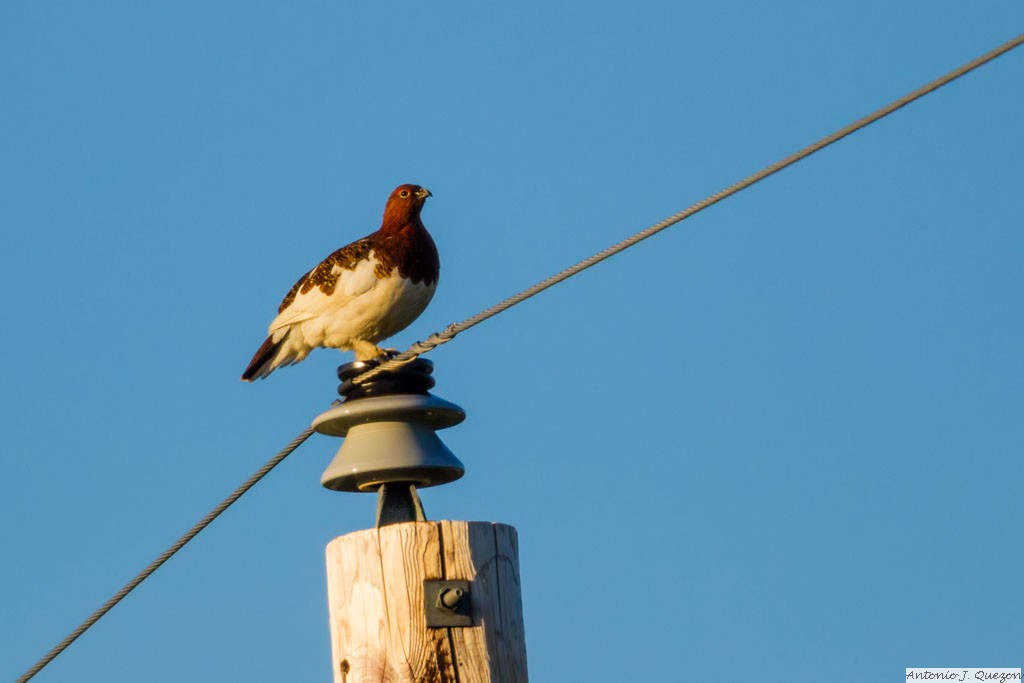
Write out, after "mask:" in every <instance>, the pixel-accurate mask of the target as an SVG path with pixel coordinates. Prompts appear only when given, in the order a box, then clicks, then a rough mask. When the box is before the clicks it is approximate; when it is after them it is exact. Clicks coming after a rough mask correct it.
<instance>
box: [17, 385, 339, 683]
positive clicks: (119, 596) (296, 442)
mask: <svg viewBox="0 0 1024 683" xmlns="http://www.w3.org/2000/svg"><path fill="white" fill-rule="evenodd" d="M335 403H338V401H335ZM312 434H313V428H312V427H309V428H307V429H305V430H303V432H302V433H301V434H299V435H298V436H296V437H295V438H294V439H292V441H291V443H289V444H288V445H287V446H285V447H284V448H282V449H281V450H280V451H279V452H278V454H277V455H275V456H274V457H273V458H271V459H270V460H268V461H267V463H266V464H265V465H263V467H261V468H259V469H258V470H256V472H254V473H253V475H252V476H251V477H249V478H248V479H246V480H245V483H244V484H242V485H241V486H239V487H238V488H237V489H235V490H234V491H233V492H232V493H231V495H229V496H228V497H227V498H225V499H224V500H222V501H221V502H220V504H219V505H218V506H217V507H215V508H213V509H212V510H210V512H209V513H208V514H207V515H206V516H205V517H203V518H202V519H201V520H199V521H198V522H196V524H195V526H193V527H192V528H191V529H189V530H188V532H187V533H186V534H185V535H184V536H182V537H181V538H179V539H178V540H177V541H175V542H174V543H173V544H172V545H171V547H169V548H168V549H167V550H165V551H163V552H162V553H160V556H159V557H158V558H156V559H155V560H153V561H152V562H150V563H149V566H148V567H146V568H145V569H143V570H142V571H141V572H139V573H138V575H137V576H136V577H135V578H134V579H132V580H131V581H129V582H128V583H126V584H125V585H124V587H123V588H121V590H119V591H117V592H116V593H114V595H113V597H111V598H110V599H109V600H107V601H106V602H105V603H103V605H102V606H101V607H100V608H99V609H98V610H96V611H95V612H93V613H92V614H91V615H90V616H89V618H88V619H86V620H85V621H83V622H82V623H81V624H79V625H78V628H76V629H75V630H74V631H72V632H71V633H69V634H68V636H67V637H66V638H65V639H64V640H62V641H60V642H59V643H57V645H56V646H55V647H54V648H53V649H52V650H50V651H49V652H47V653H46V655H44V656H43V658H42V659H40V660H39V661H38V662H36V663H35V665H34V666H33V667H32V668H31V669H29V670H28V671H26V672H25V673H24V674H22V676H21V678H19V679H18V680H17V683H25V681H27V680H29V679H30V678H32V677H33V676H35V675H36V674H37V673H39V672H40V671H41V670H42V669H43V667H44V666H46V665H47V664H49V663H50V662H52V661H53V660H54V658H56V657H57V655H59V654H60V653H61V652H63V651H64V650H66V649H67V648H68V646H69V645H71V643H73V642H75V640H77V639H78V637H79V636H80V635H82V634H83V633H85V632H86V631H87V630H89V628H90V627H91V626H92V625H93V624H95V623H96V622H97V621H99V620H100V619H101V618H102V617H103V615H104V614H106V613H107V612H109V611H110V610H112V609H113V608H114V605H116V604H117V603H119V602H121V600H123V599H124V598H125V596H127V595H128V594H129V593H131V592H132V591H133V590H135V589H136V588H137V587H138V585H139V584H140V583H142V582H143V581H145V580H146V579H148V578H149V576H150V575H151V574H152V573H153V572H155V571H156V570H157V569H159V568H160V566H161V565H162V564H163V563H164V562H166V561H167V560H169V559H171V557H172V556H173V555H174V554H175V553H176V552H178V551H179V550H181V549H182V548H184V547H185V544H186V543H188V542H189V541H191V540H192V539H193V538H195V537H196V536H198V535H199V532H200V531H202V530H203V529H205V528H206V527H208V526H210V523H211V522H213V520H215V519H217V517H219V516H220V513H222V512H224V511H225V510H227V509H228V508H229V507H231V505H232V504H233V503H234V502H235V501H236V500H238V499H239V498H241V497H242V496H243V495H244V494H245V492H246V491H248V490H249V489H251V488H252V487H253V486H255V485H256V483H257V482H258V481H259V480H260V479H262V478H263V477H264V476H266V474H267V473H268V472H270V470H272V469H274V468H275V467H277V466H278V465H279V464H280V463H281V461H282V460H284V459H285V458H287V457H288V456H289V455H291V453H292V451H294V450H295V449H296V448H298V447H299V446H301V445H302V443H303V442H304V441H305V440H306V439H308V438H309V437H310V436H311V435H312Z"/></svg>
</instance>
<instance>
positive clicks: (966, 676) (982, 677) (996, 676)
mask: <svg viewBox="0 0 1024 683" xmlns="http://www.w3.org/2000/svg"><path fill="white" fill-rule="evenodd" d="M1019 680H1021V677H1020V669H991V668H982V669H907V681H908V683H909V682H911V681H961V682H965V681H984V683H1011V681H1019Z"/></svg>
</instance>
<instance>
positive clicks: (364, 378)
mask: <svg viewBox="0 0 1024 683" xmlns="http://www.w3.org/2000/svg"><path fill="white" fill-rule="evenodd" d="M1021 44H1024V34H1021V35H1019V36H1017V37H1016V38H1014V39H1012V40H1009V41H1007V42H1005V43H1003V44H1002V45H1000V46H999V47H997V48H995V49H994V50H991V51H989V52H986V53H985V54H983V55H981V56H980V57H977V58H976V59H973V60H971V61H970V62H967V63H966V64H964V65H963V66H961V67H959V68H957V69H954V70H953V71H950V72H949V73H947V74H946V75H944V76H941V77H939V78H937V79H935V80H934V81H932V82H931V83H928V84H927V85H924V86H921V87H920V88H918V89H917V90H914V91H913V92H911V93H909V94H907V95H904V96H903V97H901V98H900V99H898V100H896V101H894V102H892V103H890V104H887V105H886V106H884V107H882V108H881V109H879V110H877V111H875V112H873V113H871V114H868V115H867V116H865V117H863V118H861V119H858V120H857V121H854V122H853V123H851V124H849V125H848V126H845V127H844V128H840V129H839V130H837V131H836V132H834V133H832V134H831V135H828V136H826V137H824V138H822V139H820V140H818V141H817V142H815V143H813V144H811V145H808V146H807V147H804V148H803V149H801V150H800V151H798V152H794V153H793V154H791V155H789V156H788V157H786V158H785V159H782V160H781V161H777V162H775V163H774V164H772V165H771V166H768V167H766V168H763V169H761V170H760V171H758V172H757V173H755V174H753V175H751V176H748V177H746V178H744V179H743V180H740V181H739V182H736V183H733V184H732V185H730V186H729V187H727V188H725V189H723V190H719V191H718V192H716V193H715V194H713V195H711V196H710V197H707V198H706V199H703V200H701V201H699V202H697V203H696V204H694V205H692V206H690V207H688V208H686V209H683V210H682V211H680V212H679V213H677V214H673V215H672V216H669V217H668V218H666V219H664V220H662V221H660V222H658V223H655V224H654V225H652V226H651V227H649V228H646V229H644V230H641V231H640V232H638V233H636V234H635V235H633V236H632V237H628V238H626V239H624V240H622V241H621V242H619V243H618V244H614V245H612V246H610V247H608V248H607V249H604V250H603V251H599V252H598V253H596V254H594V255H593V256H591V257H590V258H588V259H584V260H583V261H580V262H579V263H577V264H576V265H574V266H570V267H568V268H566V269H565V270H563V271H562V272H560V273H558V274H556V275H552V276H551V277H549V278H547V279H546V280H542V281H541V282H538V283H537V284H535V285H533V286H532V287H530V288H528V289H524V290H523V291H522V292H520V293H518V294H516V295H514V296H510V297H509V298H507V299H505V300H504V301H501V302H500V303H497V304H495V305H494V306H491V307H490V308H488V309H486V310H484V311H481V312H480V313H477V314H476V315H474V316H473V317H471V318H467V319H466V320H463V321H462V322H460V323H452V324H451V325H449V326H448V327H446V328H445V329H444V330H443V331H441V332H437V333H435V334H432V335H430V336H429V337H427V339H425V340H424V341H419V342H416V343H415V344H413V345H412V346H410V347H409V348H408V349H407V350H405V351H403V352H402V353H400V354H398V355H396V356H394V357H393V358H391V359H389V360H387V361H384V362H383V363H381V364H380V365H378V366H376V367H374V368H371V369H368V370H365V371H363V373H362V374H360V375H357V376H356V377H354V378H352V381H353V382H354V383H356V384H363V383H365V382H369V381H370V380H372V379H373V378H374V377H376V376H378V375H380V374H381V373H385V372H388V371H391V370H395V369H397V368H399V367H401V366H402V365H404V364H405V363H408V362H409V361H412V360H415V359H416V358H418V357H419V356H421V355H423V354H425V353H427V352H429V351H432V350H434V349H435V348H437V347H438V346H440V345H441V344H446V343H448V342H450V341H451V340H452V339H454V338H455V336H456V335H458V334H459V333H461V332H465V331H466V330H468V329H469V328H471V327H474V326H475V325H479V324H480V323H482V322H483V321H485V320H487V319H488V318H490V317H493V316H495V315H497V314H499V313H501V312H502V311H506V310H508V309H510V308H512V307H513V306H515V305H516V304H519V303H522V302H523V301H526V300H527V299H529V298H530V297H532V296H535V295H537V294H540V293H541V292H543V291H544V290H545V289H547V288H548V287H553V286H554V285H557V284H558V283H560V282H564V281H565V280H568V279H569V278H570V277H572V276H573V275H576V274H577V273H580V272H582V271H584V270H586V269H587V268H590V267H591V266H593V265H596V264H598V263H600V262H601V261H604V260H605V259H607V258H610V257H612V256H614V255H615V254H618V253H619V252H621V251H624V250H626V249H628V248H630V247H632V246H633V245H634V244H636V243H638V242H641V241H643V240H645V239H647V238H648V237H651V236H652V235H656V234H657V233H659V232H661V231H662V230H664V229H666V228H669V227H671V226H673V225H675V224H676V223H679V222H680V221H682V220H684V219H687V218H689V217H690V216H692V215H694V214H696V213H698V212H700V211H703V210H704V209H706V208H708V207H709V206H713V205H715V204H717V203H718V202H720V201H722V200H723V199H725V198H726V197H730V196H732V195H734V194H736V193H737V192H739V191H741V190H745V189H746V188H748V187H750V186H751V185H754V184H755V183H758V182H760V181H762V180H764V179H765V178H767V177H768V176H771V175H774V174H776V173H778V172H779V171H781V170H782V169H784V168H786V167H788V166H792V165H793V164H795V163H796V162H798V161H800V160H801V159H804V158H806V157H809V156H810V155H812V154H814V153H815V152H818V151H820V150H822V149H824V148H826V147H828V146H829V145H831V144H832V143H834V142H838V141H839V140H842V139H843V138H845V137H846V136H848V135H850V134H852V133H856V132H857V131H859V130H860V129H862V128H864V127H866V126H868V125H870V124H872V123H874V122H875V121H878V120H879V119H882V118H884V117H886V116H888V115H889V114H891V113H893V112H894V111H896V110H897V109H901V108H903V107H905V106H907V105H908V104H910V103H911V102H913V101H915V100H918V99H920V98H922V97H924V96H925V95H927V94H928V93H930V92H933V91H935V90H938V89H939V88H941V87H942V86H944V85H946V84H947V83H950V82H951V81H954V80H956V79H957V78H960V77H961V76H963V75H965V74H967V73H970V72H971V71H974V70H975V69H977V68H978V67H979V66H982V65H984V64H987V63H988V62H991V61H992V60H993V59H995V58H996V57H999V56H1000V55H1002V54H1005V53H1007V52H1009V51H1010V50H1012V49H1013V48H1015V47H1019V46H1020V45H1021Z"/></svg>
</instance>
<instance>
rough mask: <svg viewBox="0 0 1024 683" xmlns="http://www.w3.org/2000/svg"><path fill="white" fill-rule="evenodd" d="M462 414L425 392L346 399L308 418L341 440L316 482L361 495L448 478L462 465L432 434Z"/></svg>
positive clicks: (461, 469)
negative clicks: (395, 485)
mask: <svg viewBox="0 0 1024 683" xmlns="http://www.w3.org/2000/svg"><path fill="white" fill-rule="evenodd" d="M465 418H466V413H465V411H464V410H463V409H462V408H460V407H459V406H457V405H455V404H454V403H449V402H448V401H445V400H444V399H441V398H438V397H436V396H432V395H430V394H394V395H388V396H375V397H371V398H361V399H358V400H350V401H346V402H345V403H343V404H341V405H340V406H337V407H336V408H331V409H330V410H328V411H327V412H325V413H323V414H321V415H320V416H318V417H317V418H316V419H315V420H313V429H315V430H316V431H317V432H319V433H320V434H327V435H329V436H341V437H344V438H345V441H344V443H342V445H341V448H340V449H339V450H338V453H337V455H335V456H334V459H333V460H332V461H331V464H330V465H328V466H327V469H326V470H324V473H323V476H322V477H321V480H320V481H321V483H322V484H323V485H324V486H325V487H327V488H329V489H333V490H335V491H365V492H367V493H371V492H376V491H377V489H378V488H379V486H380V485H381V484H386V483H390V482H410V483H413V484H415V485H416V486H417V487H419V488H423V487H426V486H437V485H439V484H447V483H448V482H451V481H454V480H456V479H458V478H459V477H461V476H462V475H463V474H464V473H465V470H466V468H465V467H464V466H463V464H462V463H461V462H459V459H458V458H456V457H455V455H454V454H453V453H452V452H451V451H450V450H448V447H447V446H445V445H444V444H443V443H442V442H441V439H439V438H438V436H437V434H435V433H434V432H435V430H437V429H444V428H445V427H451V426H452V425H456V424H458V423H460V422H462V421H463V420H464V419H465Z"/></svg>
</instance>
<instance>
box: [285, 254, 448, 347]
mask: <svg viewBox="0 0 1024 683" xmlns="http://www.w3.org/2000/svg"><path fill="white" fill-rule="evenodd" d="M378 263H379V261H378V259H377V258H376V256H375V255H374V253H373V252H370V255H369V258H368V259H366V260H365V261H362V262H360V263H359V264H358V265H357V266H356V267H355V268H354V269H353V270H342V269H340V268H338V267H337V266H335V269H334V273H335V274H338V282H337V284H336V286H335V288H334V291H333V292H332V293H331V294H325V293H323V292H322V291H321V290H320V289H319V288H317V287H314V288H313V289H311V290H310V291H308V292H306V293H305V294H298V295H297V296H296V297H295V299H294V300H293V301H292V303H291V305H290V306H288V308H286V309H285V310H284V311H282V312H281V314H280V315H278V316H277V318H275V319H274V322H273V323H271V324H270V333H271V334H272V335H274V336H278V335H276V334H274V333H275V332H277V333H279V334H280V336H281V337H283V336H284V334H285V332H286V330H287V329H288V328H291V337H295V336H297V335H295V332H300V333H301V337H302V341H301V342H299V343H300V344H301V345H302V346H305V347H307V348H316V347H318V346H327V347H331V348H341V349H347V348H351V346H352V342H353V340H357V339H361V340H365V341H369V342H372V343H377V342H378V341H380V340H382V339H387V338H388V337H390V336H392V335H393V334H396V333H398V332H400V331H401V330H403V329H405V328H406V327H408V325H409V324H410V323H412V321H413V320H415V319H416V318H417V317H418V316H419V315H420V313H422V312H423V310H424V309H425V308H426V307H427V304H429V303H430V300H431V299H432V298H433V296H434V291H435V290H436V289H437V284H436V283H434V284H427V283H426V282H418V283H414V282H412V281H411V280H408V279H406V278H404V277H402V276H401V275H399V274H398V269H397V268H395V269H393V270H392V271H391V274H390V275H388V276H387V277H385V278H380V279H379V278H378V277H377V275H376V273H375V269H376V267H377V265H378ZM290 341H293V342H294V341H299V340H297V339H295V340H292V339H291V338H290Z"/></svg>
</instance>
